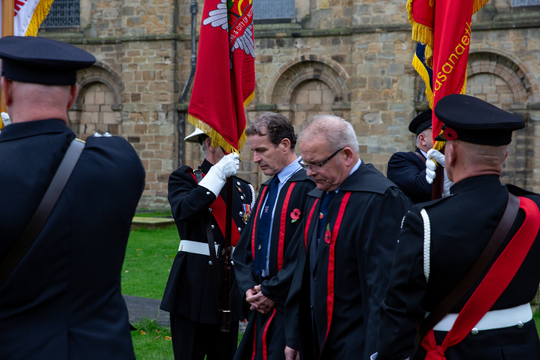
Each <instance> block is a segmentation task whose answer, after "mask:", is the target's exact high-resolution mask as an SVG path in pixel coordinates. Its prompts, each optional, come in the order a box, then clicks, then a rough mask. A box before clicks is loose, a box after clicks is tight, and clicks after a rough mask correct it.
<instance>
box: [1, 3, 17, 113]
mask: <svg viewBox="0 0 540 360" xmlns="http://www.w3.org/2000/svg"><path fill="white" fill-rule="evenodd" d="M14 13H15V1H11V0H3V1H2V37H4V36H11V35H13V23H14ZM0 111H1V112H5V111H6V104H5V102H4V96H0Z"/></svg>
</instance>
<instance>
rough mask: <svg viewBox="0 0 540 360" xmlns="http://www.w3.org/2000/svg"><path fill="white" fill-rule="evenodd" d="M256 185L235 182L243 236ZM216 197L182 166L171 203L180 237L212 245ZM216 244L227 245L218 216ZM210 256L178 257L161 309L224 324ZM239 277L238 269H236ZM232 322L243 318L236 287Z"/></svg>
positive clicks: (205, 168)
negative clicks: (208, 231)
mask: <svg viewBox="0 0 540 360" xmlns="http://www.w3.org/2000/svg"><path fill="white" fill-rule="evenodd" d="M211 166H212V164H210V163H209V162H208V161H206V160H205V161H204V162H203V163H202V165H201V167H200V168H201V170H202V172H203V173H205V174H206V173H207V172H208V171H209V170H210V168H211ZM252 191H253V190H252V188H251V186H250V185H249V183H247V182H246V181H244V180H242V179H240V178H237V177H234V186H233V196H232V198H233V204H232V206H233V210H232V216H233V221H234V223H235V224H236V226H237V228H238V230H239V231H240V234H242V232H243V229H244V227H245V225H246V222H247V221H246V222H244V212H245V211H246V210H245V208H246V206H245V205H248V207H250V205H251V203H252V199H253V193H252ZM226 193H227V185H225V186H224V187H223V189H222V190H221V193H220V195H221V197H222V198H223V200H224V201H226V199H227V195H226ZM215 200H216V196H215V195H214V194H213V193H212V192H211V191H209V190H208V189H206V188H204V187H202V186H199V185H198V184H197V181H196V179H195V178H194V176H193V170H192V169H191V168H189V167H188V166H182V167H180V168H179V169H177V170H176V171H174V172H173V173H172V174H171V176H170V178H169V203H170V204H171V209H172V213H173V217H174V219H175V221H176V227H177V228H178V235H179V236H180V239H184V240H191V241H198V242H202V243H205V244H208V241H207V237H206V230H205V223H206V217H207V216H208V209H209V208H210V206H211V205H212V203H213V202H214V201H215ZM212 225H213V226H214V228H213V231H212V232H213V235H214V242H216V243H218V244H220V245H223V244H224V243H225V237H224V236H223V234H222V232H221V230H220V228H219V226H218V224H217V222H216V220H215V218H214V214H212ZM209 260H210V258H209V257H208V256H205V255H199V254H192V253H187V252H178V253H177V255H176V258H175V259H174V263H173V266H172V268H171V273H170V275H169V279H168V281H167V286H166V288H165V293H164V295H163V300H162V302H161V309H163V310H165V311H168V312H171V313H174V314H176V315H180V316H184V317H187V318H190V319H191V320H192V321H194V322H197V323H202V324H220V323H221V320H220V317H219V313H218V311H217V305H216V304H217V302H216V297H215V291H214V284H213V281H214V280H213V275H212V267H211V266H210V265H208V261H209ZM218 262H219V269H220V270H219V272H220V284H223V257H219V259H218ZM231 274H232V275H233V277H232V278H231V284H233V280H234V273H233V272H232V271H231ZM231 294H232V305H231V310H232V314H231V320H232V321H237V320H240V319H243V315H242V308H241V306H242V299H241V297H240V294H239V293H238V290H237V289H236V287H235V288H234V289H233V291H232V293H231Z"/></svg>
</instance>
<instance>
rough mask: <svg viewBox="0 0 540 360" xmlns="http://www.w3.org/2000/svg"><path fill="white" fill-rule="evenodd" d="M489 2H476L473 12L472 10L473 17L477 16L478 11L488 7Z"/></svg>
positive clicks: (482, 0) (487, 0) (484, 0)
mask: <svg viewBox="0 0 540 360" xmlns="http://www.w3.org/2000/svg"><path fill="white" fill-rule="evenodd" d="M488 2H489V0H474V3H473V10H472V13H473V15H474V14H476V13H477V12H478V10H480V9H481V8H483V7H484V6H486V4H487V3H488Z"/></svg>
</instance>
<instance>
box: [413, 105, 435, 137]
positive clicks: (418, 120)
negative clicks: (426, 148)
mask: <svg viewBox="0 0 540 360" xmlns="http://www.w3.org/2000/svg"><path fill="white" fill-rule="evenodd" d="M430 126H431V109H427V110H426V111H423V112H421V113H420V114H418V115H417V116H416V117H415V118H414V119H413V120H412V121H411V123H410V124H409V131H410V132H412V133H413V134H416V136H418V135H419V134H420V133H421V132H422V131H424V130H426V129H427V128H429V127H430Z"/></svg>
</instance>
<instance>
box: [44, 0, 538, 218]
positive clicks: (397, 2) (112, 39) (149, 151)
mask: <svg viewBox="0 0 540 360" xmlns="http://www.w3.org/2000/svg"><path fill="white" fill-rule="evenodd" d="M70 1H71V0H70ZM254 1H255V2H256V3H257V1H260V2H261V4H256V3H255V4H254V5H257V6H270V7H271V8H272V9H273V10H275V11H271V12H270V11H264V12H261V13H260V14H259V15H258V14H257V12H255V16H256V18H257V19H256V23H255V43H256V45H255V46H256V49H255V52H256V57H255V61H256V76H257V87H256V96H255V100H254V101H253V102H252V103H251V104H250V105H249V106H248V108H247V109H246V112H247V115H248V118H249V119H253V118H254V117H255V116H257V115H258V114H260V113H262V112H265V111H276V112H279V113H282V114H284V115H286V116H288V117H289V118H290V119H292V121H293V123H294V126H295V128H296V129H297V130H298V131H300V129H301V128H302V124H304V122H305V121H306V119H309V118H310V117H312V116H313V115H315V114H319V113H333V114H336V115H339V116H342V117H344V118H345V119H347V120H348V121H350V122H351V123H352V124H353V126H354V128H355V130H356V132H357V135H358V140H359V143H360V151H361V158H362V159H363V160H364V161H365V162H368V163H373V164H374V165H375V166H376V167H377V168H378V169H380V170H381V171H383V172H386V163H387V161H388V159H389V157H390V156H391V154H392V153H394V152H396V151H404V150H409V149H412V148H413V147H414V137H413V135H412V134H410V133H409V132H408V131H407V126H408V124H409V122H410V121H411V120H412V118H413V117H414V116H415V115H416V114H417V112H419V111H422V110H424V109H426V108H427V102H426V101H425V96H424V91H423V84H422V81H421V79H420V77H419V76H418V75H417V74H416V72H415V70H414V68H413V67H412V65H411V61H412V58H413V55H414V50H415V46H416V43H414V42H413V41H412V40H411V26H410V25H409V23H408V20H407V13H406V0H378V1H376V0H254ZM192 2H193V0H177V1H172V0H122V1H119V0H99V1H97V0H80V2H79V6H80V22H79V24H78V25H77V26H72V27H67V28H54V27H50V28H46V29H42V30H41V31H40V34H39V36H46V37H51V38H55V39H59V40H62V41H66V42H69V43H72V44H74V45H76V46H79V47H81V48H83V49H85V50H87V51H89V52H91V53H93V54H94V55H95V56H96V57H97V59H98V62H97V63H96V65H95V66H93V67H92V68H90V69H86V70H83V71H81V72H80V74H79V80H78V81H79V85H80V86H81V93H80V95H79V98H78V100H77V102H76V104H75V105H74V106H73V108H72V109H71V110H70V112H69V115H70V120H71V124H72V128H73V130H74V131H75V132H76V133H77V134H78V136H79V137H82V138H84V137H86V136H89V135H92V134H93V133H94V132H95V131H99V132H105V131H108V132H110V133H111V134H116V135H120V136H123V137H125V138H126V139H127V140H128V141H129V142H130V143H131V144H132V145H133V146H134V148H135V149H136V151H137V153H138V154H139V156H140V157H141V160H142V162H143V164H144V167H145V169H146V174H147V175H146V188H145V191H144V194H143V199H142V200H141V203H140V204H139V205H140V207H143V208H165V207H167V206H168V202H167V199H166V196H167V180H168V177H169V174H170V173H171V172H172V171H174V169H176V168H177V167H178V166H179V164H188V165H192V166H194V165H196V164H198V163H199V162H200V161H201V159H202V158H203V156H204V154H202V153H201V150H200V148H199V147H198V146H193V145H191V144H183V142H181V141H178V139H179V138H182V137H183V136H184V135H185V134H188V133H189V132H190V131H192V130H193V127H192V126H191V125H189V124H187V123H185V122H184V121H183V119H184V118H185V111H186V109H187V106H186V105H187V104H185V103H187V102H188V99H189V93H188V96H187V97H186V99H187V100H186V101H185V103H180V97H181V94H182V91H183V89H184V87H185V85H186V82H187V80H188V78H189V74H190V71H191V65H190V61H191V55H192V45H191V15H192V11H194V10H196V7H194V6H193V5H192ZM293 5H294V7H293ZM202 6H203V1H202V0H199V1H198V12H197V16H196V17H197V21H196V24H197V33H198V29H199V26H200V21H201V12H202ZM280 7H282V8H280ZM255 11H257V7H255ZM267 14H272V16H268V15H267ZM275 14H277V15H275ZM280 14H281V15H280ZM538 19H540V1H539V0H491V1H490V2H489V3H488V5H486V7H485V8H484V9H482V10H481V11H480V12H479V13H478V14H476V15H475V16H474V17H473V23H472V28H473V32H472V41H471V50H470V57H469V66H468V80H467V94H470V95H474V96H477V97H479V98H482V99H484V100H486V101H489V102H491V103H492V104H495V105H497V106H500V107H501V108H503V109H505V110H508V111H512V112H515V113H519V114H521V115H522V116H524V118H525V120H526V123H527V127H526V128H525V129H524V130H521V131H519V132H517V133H516V135H515V140H514V141H513V143H512V144H511V148H510V155H509V157H508V160H507V161H506V163H505V165H504V174H503V180H504V181H505V182H512V183H515V184H516V185H519V186H523V187H525V188H527V189H530V190H533V191H537V192H540V89H539V82H540V21H539V20H538ZM242 157H243V159H244V160H243V162H242V165H241V171H240V176H242V177H243V178H245V179H247V180H249V181H251V182H252V183H253V184H254V185H255V187H256V188H258V187H259V185H260V183H261V181H264V180H265V178H264V175H262V173H261V172H260V171H259V170H258V166H257V165H256V164H254V163H253V162H251V161H250V159H251V153H250V150H249V146H248V145H246V146H245V147H244V149H243V150H242Z"/></svg>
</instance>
